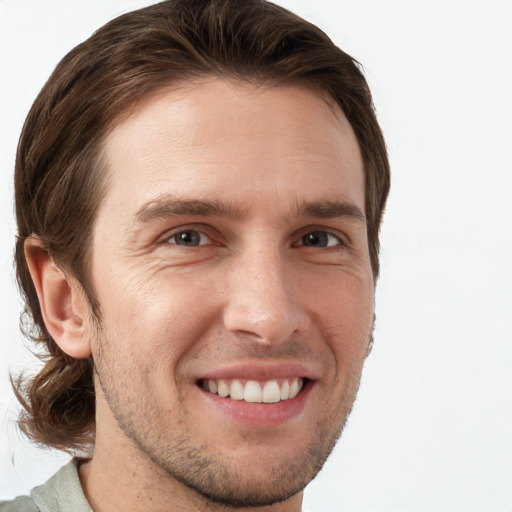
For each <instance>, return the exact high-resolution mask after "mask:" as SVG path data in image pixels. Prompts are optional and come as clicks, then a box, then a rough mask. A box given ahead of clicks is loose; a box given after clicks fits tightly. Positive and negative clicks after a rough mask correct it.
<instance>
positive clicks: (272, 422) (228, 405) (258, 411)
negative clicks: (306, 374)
mask: <svg viewBox="0 0 512 512" xmlns="http://www.w3.org/2000/svg"><path fill="white" fill-rule="evenodd" d="M312 387H313V382H312V381H309V382H307V384H306V385H305V386H304V387H303V388H302V390H301V391H300V393H299V394H298V395H297V396H296V397H295V398H291V399H289V400H281V401H280V402H277V403H273V404H264V403H249V402H245V401H244V400H233V399H232V398H222V397H220V396H219V395H215V394H213V393H209V392H208V391H205V390H203V389H201V388H199V387H198V388H197V389H198V391H200V392H201V394H202V395H203V397H204V398H205V399H206V400H207V401H208V402H209V404H211V405H212V406H213V407H215V408H216V409H217V410H219V411H220V412H221V413H222V414H223V415H225V416H228V417H229V418H231V419H233V420H235V421H237V422H240V423H244V424H246V425H252V426H260V427H262V426H268V427H271V426H276V425H280V424H282V423H285V422H287V421H289V420H291V419H293V418H295V417H297V416H298V415H299V414H300V413H301V412H302V411H303V409H304V407H305V406H306V401H307V399H308V396H309V393H310V391H311V389H312Z"/></svg>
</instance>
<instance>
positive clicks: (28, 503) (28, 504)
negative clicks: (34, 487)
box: [0, 496, 40, 512]
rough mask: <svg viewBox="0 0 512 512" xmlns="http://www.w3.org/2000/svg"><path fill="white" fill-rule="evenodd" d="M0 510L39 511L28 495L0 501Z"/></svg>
mask: <svg viewBox="0 0 512 512" xmlns="http://www.w3.org/2000/svg"><path fill="white" fill-rule="evenodd" d="M0 512H40V511H39V509H38V508H37V507H36V504H35V503H34V501H33V500H32V498H30V497H29V496H18V497H17V498H15V499H14V500H12V501H0Z"/></svg>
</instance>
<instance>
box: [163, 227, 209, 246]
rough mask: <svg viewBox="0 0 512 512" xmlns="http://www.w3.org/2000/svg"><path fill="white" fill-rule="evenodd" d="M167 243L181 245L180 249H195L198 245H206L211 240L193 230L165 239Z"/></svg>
mask: <svg viewBox="0 0 512 512" xmlns="http://www.w3.org/2000/svg"><path fill="white" fill-rule="evenodd" d="M167 242H168V243H171V244H175V245H181V246H182V247H197V246H199V245H207V244H210V243H211V242H212V240H211V239H210V238H209V237H208V236H206V235H205V234H204V233H201V231H197V230H195V229H187V230H186V231H180V232H179V233H175V234H174V235H172V236H170V237H169V238H168V239H167Z"/></svg>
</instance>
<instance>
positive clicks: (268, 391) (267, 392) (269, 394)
mask: <svg viewBox="0 0 512 512" xmlns="http://www.w3.org/2000/svg"><path fill="white" fill-rule="evenodd" d="M280 400H281V390H280V389H279V384H278V383H277V382H276V381H275V380H269V381H268V382H266V383H265V386H263V401H264V402H265V403H266V404H275V403H276V402H279V401H280Z"/></svg>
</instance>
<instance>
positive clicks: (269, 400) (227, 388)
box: [201, 377, 304, 404]
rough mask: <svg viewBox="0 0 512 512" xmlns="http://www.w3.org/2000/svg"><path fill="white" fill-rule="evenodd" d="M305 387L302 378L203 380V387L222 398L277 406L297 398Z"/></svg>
mask: <svg viewBox="0 0 512 512" xmlns="http://www.w3.org/2000/svg"><path fill="white" fill-rule="evenodd" d="M303 386H304V379H303V378H302V377H293V378H289V379H274V380H267V381H257V380H243V379H229V380H228V379H203V380H202V382H201V387H202V388H203V389H204V390H205V391H209V392H210V393H212V394H214V395H218V396H220V397H221V398H231V399H232V400H243V401H244V402H249V403H265V404H275V403H277V402H281V401H283V400H290V399H292V398H295V397H296V396H297V395H298V394H299V392H300V391H301V389H302V388H303Z"/></svg>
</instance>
